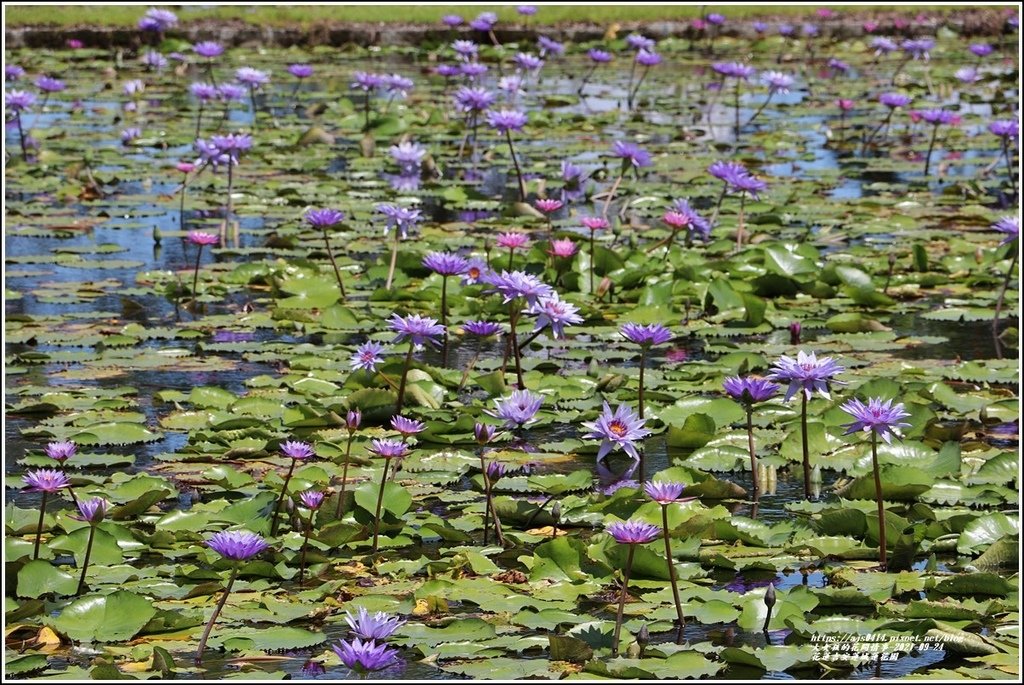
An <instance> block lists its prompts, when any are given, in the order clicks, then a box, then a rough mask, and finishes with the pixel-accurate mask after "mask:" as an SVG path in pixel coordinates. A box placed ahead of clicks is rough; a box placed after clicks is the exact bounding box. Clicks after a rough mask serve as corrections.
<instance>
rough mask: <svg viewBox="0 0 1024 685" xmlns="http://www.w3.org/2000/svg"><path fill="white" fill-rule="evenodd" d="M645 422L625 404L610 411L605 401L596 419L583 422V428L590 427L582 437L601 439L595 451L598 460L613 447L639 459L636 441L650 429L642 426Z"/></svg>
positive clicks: (648, 432) (647, 433)
mask: <svg viewBox="0 0 1024 685" xmlns="http://www.w3.org/2000/svg"><path fill="white" fill-rule="evenodd" d="M645 423H646V421H645V420H644V419H641V418H640V417H639V416H637V415H636V414H635V413H634V412H633V410H632V409H630V408H629V407H628V406H626V405H625V404H620V405H619V408H618V409H616V410H615V411H614V412H612V408H611V407H609V406H608V403H607V402H605V403H604V408H603V410H602V412H601V415H600V416H599V417H598V418H597V421H593V422H589V423H588V422H584V423H583V426H584V427H585V428H589V429H590V432H589V433H587V434H586V435H584V436H583V437H584V438H591V439H595V440H601V447H600V448H599V449H598V451H597V458H598V460H601V459H604V457H605V456H606V455H607V454H608V453H609V452H611V451H612V450H613V449H621V450H622V451H623V452H625V453H626V454H628V455H629V456H631V457H632V458H633V459H639V458H640V455H639V454H638V453H637V450H636V441H637V440H642V439H643V438H645V437H647V436H648V435H650V434H651V431H649V430H647V429H646V428H644V424H645Z"/></svg>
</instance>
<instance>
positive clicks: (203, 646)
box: [195, 565, 238, 666]
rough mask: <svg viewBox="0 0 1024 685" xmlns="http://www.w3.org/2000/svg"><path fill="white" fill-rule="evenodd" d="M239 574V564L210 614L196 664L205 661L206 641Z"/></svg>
mask: <svg viewBox="0 0 1024 685" xmlns="http://www.w3.org/2000/svg"><path fill="white" fill-rule="evenodd" d="M237 575H238V566H237V565H235V566H234V567H232V569H231V576H230V577H229V578H228V585H227V587H225V588H224V594H223V595H221V597H220V601H219V602H217V606H216V607H215V608H214V610H213V615H212V616H210V622H209V623H207V624H206V630H204V631H203V637H202V638H201V639H200V640H199V650H198V651H197V652H196V660H195V664H196V666H201V665H202V663H203V652H205V651H206V641H207V640H208V639H209V638H210V631H212V630H213V624H214V623H216V622H217V617H219V616H220V612H221V611H222V610H223V609H224V605H225V604H227V601H228V595H229V594H231V586H233V585H234V584H235V577H236V576H237Z"/></svg>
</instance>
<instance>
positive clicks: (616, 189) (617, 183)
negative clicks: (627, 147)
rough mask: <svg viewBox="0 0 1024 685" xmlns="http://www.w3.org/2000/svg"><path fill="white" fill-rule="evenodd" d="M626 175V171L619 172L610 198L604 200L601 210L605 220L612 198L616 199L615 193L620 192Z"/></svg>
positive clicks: (610, 191) (610, 192)
mask: <svg viewBox="0 0 1024 685" xmlns="http://www.w3.org/2000/svg"><path fill="white" fill-rule="evenodd" d="M624 173H625V172H624V171H620V172H619V176H618V178H616V179H615V183H613V184H612V187H611V190H609V191H608V197H606V198H605V199H604V207H602V208H601V216H602V217H603V218H606V219H607V218H608V206H609V205H610V204H611V203H612V198H614V197H615V193H616V191H618V189H619V185H620V184H621V183H622V177H623V176H624ZM591 235H593V232H591Z"/></svg>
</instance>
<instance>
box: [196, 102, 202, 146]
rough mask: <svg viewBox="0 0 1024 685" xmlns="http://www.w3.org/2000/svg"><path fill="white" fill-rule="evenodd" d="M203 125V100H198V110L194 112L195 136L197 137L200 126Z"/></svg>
mask: <svg viewBox="0 0 1024 685" xmlns="http://www.w3.org/2000/svg"><path fill="white" fill-rule="evenodd" d="M202 125H203V101H202V100H200V101H199V111H198V112H196V138H198V137H199V133H200V127H201V126H202Z"/></svg>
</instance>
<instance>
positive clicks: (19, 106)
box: [4, 90, 36, 162]
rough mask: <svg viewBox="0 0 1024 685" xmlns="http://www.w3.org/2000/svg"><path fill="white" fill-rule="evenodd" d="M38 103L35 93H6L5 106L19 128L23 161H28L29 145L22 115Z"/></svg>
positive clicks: (10, 91)
mask: <svg viewBox="0 0 1024 685" xmlns="http://www.w3.org/2000/svg"><path fill="white" fill-rule="evenodd" d="M35 102H36V96H35V95H34V94H33V93H30V92H28V91H24V90H9V91H7V92H6V93H4V106H5V107H6V109H7V111H8V112H10V113H11V114H12V115H13V119H14V124H15V126H17V128H18V144H19V145H20V146H21V159H22V161H23V162H27V161H28V145H27V144H26V138H25V129H24V127H23V125H22V121H21V115H22V113H23V112H25V111H27V110H29V109H31V107H32V105H34V104H35Z"/></svg>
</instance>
